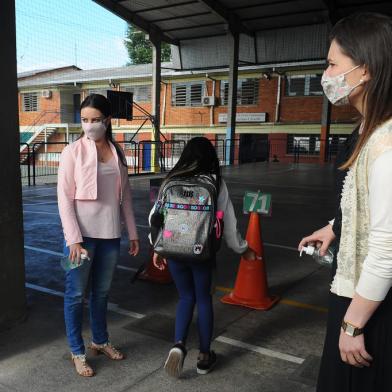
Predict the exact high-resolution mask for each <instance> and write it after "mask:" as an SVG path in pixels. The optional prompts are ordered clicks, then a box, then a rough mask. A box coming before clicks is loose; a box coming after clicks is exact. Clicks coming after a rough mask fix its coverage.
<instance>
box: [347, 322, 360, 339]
mask: <svg viewBox="0 0 392 392" xmlns="http://www.w3.org/2000/svg"><path fill="white" fill-rule="evenodd" d="M342 329H343V331H344V333H345V334H347V335H348V336H352V337H355V336H358V335H360V334H362V333H363V328H358V327H356V326H355V325H353V324H350V323H348V322H347V321H344V320H343V321H342Z"/></svg>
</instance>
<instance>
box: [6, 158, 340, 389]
mask: <svg viewBox="0 0 392 392" xmlns="http://www.w3.org/2000/svg"><path fill="white" fill-rule="evenodd" d="M224 178H225V180H226V182H227V184H228V187H229V192H230V195H231V198H232V201H233V203H234V206H235V210H236V212H237V216H238V221H239V227H240V229H241V232H243V233H245V232H246V227H247V220H248V216H247V215H244V214H242V197H243V194H244V191H245V190H257V189H260V190H261V191H263V192H266V193H271V194H272V204H273V213H272V217H268V218H267V217H265V218H264V217H263V218H262V235H263V240H264V244H265V260H266V263H267V270H268V281H269V286H270V292H271V293H272V294H278V295H280V296H281V297H282V300H281V302H280V303H279V304H278V305H276V306H275V307H274V308H273V309H271V310H270V311H268V312H263V311H255V310H251V309H247V308H243V307H235V306H230V305H223V304H222V303H221V302H220V298H221V297H222V296H223V295H224V294H225V293H226V292H227V291H229V289H230V288H232V287H233V285H234V281H235V277H236V273H237V268H238V262H239V257H238V256H237V255H235V254H233V253H232V252H230V251H229V250H228V249H227V248H226V247H223V249H221V251H220V253H219V255H218V267H217V276H216V286H217V291H216V294H215V296H214V303H215V318H216V320H215V341H214V342H213V348H214V350H215V351H216V352H217V353H218V364H217V366H216V368H215V369H214V371H213V372H211V373H210V374H209V375H206V376H198V375H197V373H196V369H195V364H196V358H197V334H196V328H195V327H194V326H192V331H191V336H190V341H189V348H190V352H189V355H188V357H187V359H186V362H185V369H184V374H183V377H182V378H181V379H180V380H173V379H169V378H168V377H167V376H166V374H165V372H164V371H163V369H162V365H163V362H164V360H165V358H166V354H167V352H168V350H169V348H170V347H171V339H172V334H173V322H174V312H175V305H176V299H177V294H176V290H175V287H174V285H173V284H169V285H158V284H154V283H150V282H144V281H139V280H138V281H136V283H134V284H130V278H131V277H132V276H133V274H134V272H135V270H136V269H137V268H138V267H139V266H140V265H141V264H142V263H143V262H144V261H145V260H147V259H148V242H147V234H148V227H147V214H148V211H149V200H148V192H149V179H148V178H146V177H140V178H132V179H131V183H132V186H133V195H134V204H135V212H136V220H137V224H138V229H139V235H140V238H141V247H142V251H141V254H140V256H138V257H137V258H133V259H131V257H130V256H128V255H127V253H126V247H127V242H126V240H125V238H124V239H123V241H122V254H121V260H120V263H119V266H118V268H117V271H116V274H115V278H114V281H113V285H112V290H111V295H110V303H111V305H110V309H111V311H110V312H109V314H108V324H109V330H110V333H111V340H112V342H113V343H115V344H116V345H118V346H120V347H121V348H122V349H123V350H124V351H125V352H126V353H127V359H126V360H125V361H122V362H110V361H109V360H108V359H106V358H102V357H99V358H92V359H91V363H92V365H93V366H94V367H95V369H96V371H97V375H96V377H94V378H92V379H83V378H81V377H78V376H76V373H75V372H74V370H73V368H72V366H71V362H70V360H69V355H68V351H67V345H66V340H65V336H64V324H63V315H62V305H63V304H62V302H63V300H62V292H63V288H64V275H63V272H62V270H61V267H60V264H59V259H60V254H61V251H62V242H63V237H62V231H61V224H60V219H59V217H58V211H57V203H56V188H55V186H54V185H53V184H48V185H40V186H37V187H31V188H28V187H24V189H23V195H24V225H25V252H26V253H25V258H26V282H27V283H26V287H27V289H26V290H27V296H28V303H29V317H28V319H27V320H26V322H24V323H22V324H20V325H18V326H16V327H15V328H13V329H12V330H9V331H4V332H2V333H0V391H1V392H3V391H4V392H12V391H23V392H24V391H39V392H52V391H72V392H74V391H75V392H76V391H83V390H85V389H86V388H88V389H91V390H95V391H97V392H99V391H108V390H110V391H113V392H117V391H118V392H120V391H124V392H125V391H135V392H136V391H153V392H154V391H161V392H163V391H219V392H222V391H228V392H231V391H244V392H245V391H249V392H251V391H252V392H253V391H266V392H275V391H276V392H278V391H279V392H285V391H290V392H297V391H298V392H302V391H314V386H315V381H316V377H317V370H318V362H319V358H320V354H321V350H322V344H323V338H324V332H325V323H326V315H327V313H326V306H327V298H328V283H329V270H328V269H326V268H324V267H320V266H318V265H317V264H316V263H314V262H313V260H312V259H311V258H309V257H305V258H302V259H300V258H299V257H298V253H297V252H296V246H297V244H298V242H299V240H300V238H301V237H302V236H304V235H305V234H309V233H310V232H312V231H313V230H315V229H316V228H319V227H321V226H322V225H324V224H326V222H327V220H328V219H330V218H331V217H332V215H333V199H332V198H333V191H332V184H333V171H332V169H331V167H330V166H325V167H320V166H316V165H283V164H268V163H257V164H247V165H242V166H238V167H233V168H225V169H224ZM86 316H87V314H86ZM89 336H90V335H89V328H88V321H87V317H86V323H85V338H86V341H88V339H89Z"/></svg>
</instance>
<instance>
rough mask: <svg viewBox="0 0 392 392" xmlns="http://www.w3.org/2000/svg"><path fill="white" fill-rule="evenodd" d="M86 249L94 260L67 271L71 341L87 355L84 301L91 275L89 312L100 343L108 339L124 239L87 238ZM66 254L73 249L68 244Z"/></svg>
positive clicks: (75, 351)
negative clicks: (109, 310) (108, 314)
mask: <svg viewBox="0 0 392 392" xmlns="http://www.w3.org/2000/svg"><path fill="white" fill-rule="evenodd" d="M82 246H83V248H85V249H86V250H87V251H88V254H89V257H90V261H85V262H84V263H83V265H82V266H80V267H78V268H74V269H71V270H70V271H68V272H66V274H65V293H64V319H65V329H66V333H67V339H68V344H69V346H70V349H71V352H72V353H73V354H75V355H77V354H84V353H85V347H84V343H83V338H82V324H83V301H84V294H85V291H86V288H87V285H88V282H89V277H90V283H91V288H90V293H89V311H90V325H91V332H92V340H93V342H94V343H96V344H104V343H107V342H108V339H109V335H108V332H107V327H106V312H107V303H108V294H109V289H110V285H111V283H112V279H113V274H114V271H115V268H116V264H117V261H118V259H119V255H120V238H114V239H99V238H88V237H84V238H83V244H82ZM64 254H66V255H68V254H69V249H68V248H67V247H66V246H64Z"/></svg>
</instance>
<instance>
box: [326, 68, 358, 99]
mask: <svg viewBox="0 0 392 392" xmlns="http://www.w3.org/2000/svg"><path fill="white" fill-rule="evenodd" d="M358 67H360V66H359V65H357V66H356V67H354V68H352V69H350V70H348V71H347V72H344V73H342V74H340V75H337V76H327V75H326V74H325V71H324V73H323V76H322V78H321V85H322V86H323V90H324V94H325V95H326V96H327V98H328V100H329V101H330V102H331V103H332V104H333V105H336V106H342V105H348V104H349V103H350V102H349V99H348V97H349V95H350V94H351V92H352V91H353V90H354V89H356V88H357V87H358V86H360V85H361V84H362V83H363V80H362V79H361V80H360V81H359V83H358V84H357V85H355V86H350V85H349V84H348V83H347V81H346V78H345V76H346V75H347V74H348V73H350V72H352V71H354V69H357V68H358Z"/></svg>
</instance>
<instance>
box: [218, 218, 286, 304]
mask: <svg viewBox="0 0 392 392" xmlns="http://www.w3.org/2000/svg"><path fill="white" fill-rule="evenodd" d="M246 240H247V241H248V244H249V246H250V247H251V248H252V249H253V250H254V251H255V252H256V254H257V259H256V260H254V261H249V260H245V259H244V258H242V257H241V262H240V268H239V270H238V274H237V279H236V282H235V286H234V291H232V292H231V293H230V294H228V295H225V296H224V297H223V298H222V299H221V301H222V302H223V303H226V304H231V305H241V306H246V307H248V308H252V309H259V310H268V309H270V308H271V307H272V306H273V305H274V304H275V303H276V302H277V301H279V297H276V296H275V297H270V296H268V284H267V275H266V270H265V263H264V249H263V243H262V240H261V230H260V218H259V214H257V213H256V212H251V214H250V218H249V226H248V231H247V233H246Z"/></svg>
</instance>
